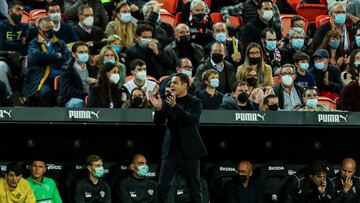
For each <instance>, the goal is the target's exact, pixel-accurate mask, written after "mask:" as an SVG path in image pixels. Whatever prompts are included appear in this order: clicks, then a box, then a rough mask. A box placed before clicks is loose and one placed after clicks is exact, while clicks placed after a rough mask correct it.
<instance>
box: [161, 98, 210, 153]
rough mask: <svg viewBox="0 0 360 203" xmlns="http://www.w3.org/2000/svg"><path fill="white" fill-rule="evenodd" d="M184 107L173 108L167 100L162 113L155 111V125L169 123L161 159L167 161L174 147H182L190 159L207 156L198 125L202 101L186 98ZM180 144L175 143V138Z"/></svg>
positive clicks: (178, 105) (176, 106)
mask: <svg viewBox="0 0 360 203" xmlns="http://www.w3.org/2000/svg"><path fill="white" fill-rule="evenodd" d="M185 97H186V98H185V100H186V101H185V102H184V105H183V106H182V105H180V104H178V103H177V104H176V105H175V106H174V107H173V108H171V107H170V106H169V105H168V104H167V103H166V102H165V100H164V101H163V106H162V108H161V110H160V111H155V115H154V121H155V124H157V125H159V124H160V125H161V124H164V123H165V122H166V121H167V127H166V132H165V137H164V143H163V147H162V153H161V159H166V158H167V156H168V154H169V152H170V150H171V148H172V147H180V149H181V151H182V152H183V154H184V155H185V157H186V158H188V159H197V158H200V157H202V156H205V155H207V150H206V148H205V145H204V143H203V141H202V139H201V137H200V134H199V131H198V125H199V120H200V114H201V103H200V100H198V99H196V98H194V97H191V96H190V95H186V96H185ZM173 136H178V137H177V138H176V139H178V140H179V143H177V142H174V140H176V139H174V137H173Z"/></svg>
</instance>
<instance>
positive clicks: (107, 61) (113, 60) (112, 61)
mask: <svg viewBox="0 0 360 203" xmlns="http://www.w3.org/2000/svg"><path fill="white" fill-rule="evenodd" d="M105 63H112V64H115V59H104V60H103V64H105Z"/></svg>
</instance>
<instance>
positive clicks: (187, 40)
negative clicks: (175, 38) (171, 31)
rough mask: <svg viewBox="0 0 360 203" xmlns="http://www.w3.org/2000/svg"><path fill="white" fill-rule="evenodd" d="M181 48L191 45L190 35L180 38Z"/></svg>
mask: <svg viewBox="0 0 360 203" xmlns="http://www.w3.org/2000/svg"><path fill="white" fill-rule="evenodd" d="M179 42H180V44H179V45H180V46H184V45H188V44H190V43H191V39H190V35H183V36H180V41H179Z"/></svg>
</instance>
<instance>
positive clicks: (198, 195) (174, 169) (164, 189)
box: [157, 150, 203, 203]
mask: <svg viewBox="0 0 360 203" xmlns="http://www.w3.org/2000/svg"><path fill="white" fill-rule="evenodd" d="M180 169H182V171H183V174H184V177H185V180H186V184H187V186H188V188H189V192H190V196H191V199H192V202H193V203H203V197H202V188H201V183H200V159H186V158H185V156H184V155H183V153H182V152H181V151H180V150H176V151H171V152H170V153H169V155H168V157H167V158H166V159H164V160H163V161H162V163H161V168H160V176H159V185H158V195H157V202H158V203H168V202H169V200H168V193H169V190H170V187H171V186H172V185H173V183H174V181H175V177H176V174H177V173H178V171H179V170H180Z"/></svg>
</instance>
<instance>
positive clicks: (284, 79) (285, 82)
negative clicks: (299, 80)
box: [281, 75, 293, 87]
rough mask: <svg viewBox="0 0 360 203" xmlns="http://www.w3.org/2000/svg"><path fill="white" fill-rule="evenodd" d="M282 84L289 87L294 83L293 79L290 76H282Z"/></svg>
mask: <svg viewBox="0 0 360 203" xmlns="http://www.w3.org/2000/svg"><path fill="white" fill-rule="evenodd" d="M281 82H282V84H283V85H284V86H286V87H288V86H290V85H291V84H292V83H293V78H292V77H291V76H290V75H282V76H281Z"/></svg>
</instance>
